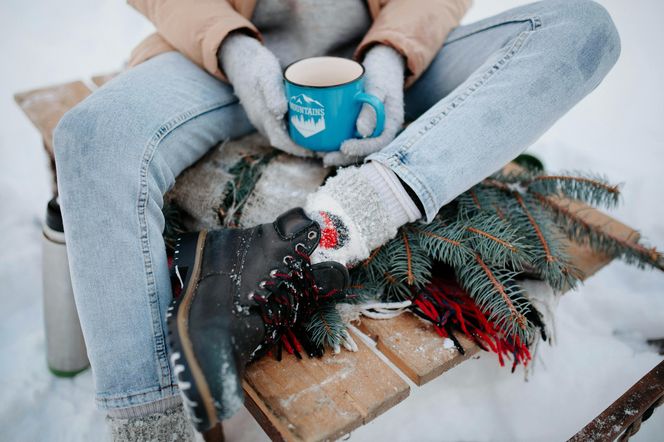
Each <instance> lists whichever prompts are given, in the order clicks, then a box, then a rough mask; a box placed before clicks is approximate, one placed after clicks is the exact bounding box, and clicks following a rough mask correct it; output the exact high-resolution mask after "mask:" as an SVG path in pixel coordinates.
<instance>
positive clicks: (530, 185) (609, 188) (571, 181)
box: [524, 172, 620, 208]
mask: <svg viewBox="0 0 664 442" xmlns="http://www.w3.org/2000/svg"><path fill="white" fill-rule="evenodd" d="M524 184H525V185H526V187H527V190H528V191H530V192H535V193H538V194H541V195H558V196H563V197H566V198H569V199H574V200H578V201H583V202H584V203H587V204H590V205H593V206H603V207H607V208H612V207H615V206H616V205H618V203H619V202H620V186H619V185H612V184H609V182H608V180H607V179H606V178H604V177H602V176H600V175H590V174H585V175H584V174H581V173H579V172H575V173H574V174H573V175H567V174H565V175H539V176H535V177H533V178H532V179H531V180H530V181H528V182H525V183H524Z"/></svg>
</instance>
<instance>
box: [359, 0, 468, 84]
mask: <svg viewBox="0 0 664 442" xmlns="http://www.w3.org/2000/svg"><path fill="white" fill-rule="evenodd" d="M380 3H383V5H382V6H381V7H380V9H379V10H378V11H371V12H372V15H374V22H373V25H372V26H371V28H370V29H369V32H367V34H366V35H365V37H364V39H362V42H360V45H359V46H358V48H357V50H356V51H355V58H356V59H358V60H361V59H362V58H363V57H364V55H365V54H366V52H367V51H368V50H369V49H370V48H371V46H373V45H376V44H384V45H388V46H391V47H393V48H394V49H396V50H397V51H398V52H400V53H401V54H402V55H403V56H404V57H405V58H406V68H407V73H406V87H408V86H410V85H411V84H413V83H414V82H415V80H417V79H418V78H419V77H420V75H422V72H424V71H425V70H426V68H427V67H429V64H430V63H431V61H432V60H433V58H434V57H435V56H436V54H437V53H438V51H439V50H440V48H441V47H442V46H443V42H444V41H445V38H446V37H447V35H448V34H449V33H450V31H451V30H452V29H454V28H455V27H456V26H458V25H459V22H460V21H461V18H462V17H463V15H464V14H465V13H466V11H467V10H468V8H469V7H470V4H471V3H472V0H389V1H385V0H383V1H381V2H380ZM376 14H377V15H376Z"/></svg>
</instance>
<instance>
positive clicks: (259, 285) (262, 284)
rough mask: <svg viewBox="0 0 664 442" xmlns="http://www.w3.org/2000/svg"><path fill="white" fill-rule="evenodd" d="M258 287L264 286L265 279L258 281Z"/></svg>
mask: <svg viewBox="0 0 664 442" xmlns="http://www.w3.org/2000/svg"><path fill="white" fill-rule="evenodd" d="M258 287H260V288H262V289H264V288H265V281H261V282H259V283H258Z"/></svg>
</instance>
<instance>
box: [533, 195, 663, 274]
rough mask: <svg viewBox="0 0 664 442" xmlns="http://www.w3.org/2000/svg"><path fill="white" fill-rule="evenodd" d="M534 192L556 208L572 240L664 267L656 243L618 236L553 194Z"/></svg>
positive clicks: (637, 262)
mask: <svg viewBox="0 0 664 442" xmlns="http://www.w3.org/2000/svg"><path fill="white" fill-rule="evenodd" d="M533 196H534V197H535V198H536V199H537V200H538V201H539V202H540V203H541V204H542V206H543V207H545V208H547V209H549V210H551V211H552V212H553V215H554V216H555V219H556V222H557V223H558V224H559V225H561V226H563V228H564V231H565V232H566V234H567V236H568V237H569V238H570V239H571V240H572V241H575V242H577V243H579V244H585V245H589V246H590V247H591V248H593V249H594V250H596V251H599V252H602V253H605V254H607V255H609V256H612V257H619V258H621V259H623V260H625V261H626V262H627V263H628V264H635V265H637V266H639V267H644V266H645V265H649V266H651V267H653V268H656V269H659V270H661V271H664V256H663V255H662V254H661V253H660V252H659V251H658V250H657V249H656V248H655V247H651V248H648V247H645V246H644V245H642V244H640V243H639V242H630V241H627V240H625V239H621V238H618V237H617V236H615V235H613V234H611V233H609V232H607V231H605V230H602V229H601V228H599V227H598V226H594V225H592V224H590V223H588V222H587V221H585V220H584V219H583V218H581V217H580V216H578V215H577V214H575V213H573V212H572V211H571V210H569V209H568V208H567V207H564V206H563V205H561V204H559V203H557V202H555V201H554V200H552V199H551V198H547V197H546V196H544V195H541V194H539V193H536V192H533Z"/></svg>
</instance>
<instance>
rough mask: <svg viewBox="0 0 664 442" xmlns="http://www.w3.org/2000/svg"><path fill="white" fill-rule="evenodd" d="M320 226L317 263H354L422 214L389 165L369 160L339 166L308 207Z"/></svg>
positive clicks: (312, 258) (308, 202)
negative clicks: (353, 165) (359, 163)
mask: <svg viewBox="0 0 664 442" xmlns="http://www.w3.org/2000/svg"><path fill="white" fill-rule="evenodd" d="M304 210H305V212H306V213H307V215H308V216H309V217H311V218H312V219H314V220H315V221H317V222H318V223H319V224H320V226H321V238H320V242H319V245H318V247H317V248H316V250H314V253H313V254H312V255H311V260H312V262H314V263H316V262H322V261H337V262H340V263H342V264H348V265H353V264H354V263H357V262H358V261H361V260H363V259H366V258H368V257H369V254H370V253H371V251H372V250H373V249H375V248H377V247H379V246H381V245H383V244H385V243H386V242H387V241H388V240H390V239H391V238H394V236H395V235H396V233H397V229H398V228H399V227H401V226H402V225H404V224H406V223H408V222H413V221H415V220H417V219H419V218H420V217H421V216H422V215H421V213H420V211H419V210H418V208H417V206H416V205H415V203H414V202H413V200H412V199H411V198H410V196H409V195H408V192H406V190H405V189H404V187H403V185H402V184H401V182H400V181H399V178H398V177H397V176H396V175H395V174H394V172H392V170H390V169H389V168H387V167H385V166H383V165H382V164H380V163H377V162H373V161H370V162H368V163H365V164H363V165H362V166H360V167H346V168H344V169H339V170H338V171H337V174H336V175H335V176H333V177H331V178H328V180H327V181H326V182H325V184H324V185H323V186H322V187H321V188H320V189H318V191H316V192H315V193H313V194H312V195H310V196H309V198H308V199H307V203H306V205H305V207H304Z"/></svg>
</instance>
